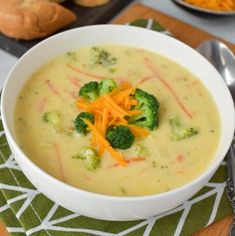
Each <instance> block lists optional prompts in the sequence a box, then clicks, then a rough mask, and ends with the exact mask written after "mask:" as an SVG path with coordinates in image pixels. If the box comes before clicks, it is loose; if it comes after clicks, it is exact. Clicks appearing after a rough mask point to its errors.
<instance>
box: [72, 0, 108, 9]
mask: <svg viewBox="0 0 235 236" xmlns="http://www.w3.org/2000/svg"><path fill="white" fill-rule="evenodd" d="M109 1H110V0H74V2H75V3H76V4H78V5H80V6H84V7H95V6H99V5H103V4H105V3H108V2H109Z"/></svg>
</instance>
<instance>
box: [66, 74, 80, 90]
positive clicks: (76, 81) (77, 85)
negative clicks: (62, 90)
mask: <svg viewBox="0 0 235 236" xmlns="http://www.w3.org/2000/svg"><path fill="white" fill-rule="evenodd" d="M67 78H68V80H69V81H70V82H71V83H72V84H73V85H75V86H76V87H78V88H79V87H81V84H80V81H79V79H78V78H75V77H73V76H67Z"/></svg>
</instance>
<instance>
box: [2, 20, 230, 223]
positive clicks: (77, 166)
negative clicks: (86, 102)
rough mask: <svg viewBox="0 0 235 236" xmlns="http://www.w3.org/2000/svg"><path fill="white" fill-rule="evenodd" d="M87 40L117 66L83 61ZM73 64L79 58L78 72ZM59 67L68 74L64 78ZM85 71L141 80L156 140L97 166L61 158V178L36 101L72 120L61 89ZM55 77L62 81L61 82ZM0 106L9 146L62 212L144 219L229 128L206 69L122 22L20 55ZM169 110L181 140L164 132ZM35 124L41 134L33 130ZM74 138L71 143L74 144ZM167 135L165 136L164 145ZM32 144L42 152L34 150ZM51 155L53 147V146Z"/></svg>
mask: <svg viewBox="0 0 235 236" xmlns="http://www.w3.org/2000/svg"><path fill="white" fill-rule="evenodd" d="M94 46H95V47H96V48H97V47H98V48H102V49H105V50H106V51H108V52H109V53H110V54H112V55H114V56H115V58H117V59H118V61H120V62H118V65H117V67H115V66H113V67H111V68H108V69H107V68H100V69H98V70H96V69H95V68H94V67H93V66H92V63H93V62H94V61H92V62H91V63H90V61H89V58H88V56H87V55H88V54H89V53H88V52H89V51H90V50H94ZM123 55H124V56H123ZM77 57H78V58H77ZM55 58H56V59H55ZM110 58H111V61H112V57H110ZM96 59H97V58H96ZM76 63H78V64H76ZM86 63H87V64H86ZM111 64H112V63H111ZM71 65H72V66H71ZM78 66H82V67H81V68H82V71H83V74H81V73H80V72H81V71H80V69H81V68H80V69H78ZM155 66H156V67H157V68H158V69H159V70H157V71H156V70H155ZM69 67H70V68H69ZM65 68H66V69H65ZM71 68H72V70H73V71H72V70H71ZM70 70H71V71H70ZM64 71H66V73H71V74H69V76H70V77H68V74H66V73H64ZM79 73H80V74H79ZM94 73H96V74H98V75H99V77H100V76H104V77H106V78H107V77H109V78H110V77H113V78H114V77H115V78H116V79H117V81H118V83H121V82H123V80H126V79H128V80H129V82H130V83H132V84H135V83H137V82H140V80H141V81H144V82H145V81H147V82H146V83H147V84H144V85H143V87H141V88H142V89H144V90H146V91H148V92H151V93H152V94H154V95H155V96H156V97H157V98H158V100H159V102H160V112H159V113H160V115H159V126H158V128H157V129H156V130H155V131H154V132H153V134H152V135H151V137H152V136H154V137H155V138H153V139H151V137H150V138H147V139H146V140H147V141H145V143H144V144H145V145H146V147H147V148H146V149H147V152H146V153H145V154H144V155H145V157H146V159H148V160H150V161H148V162H145V163H147V164H143V163H141V162H139V163H137V164H136V165H134V164H131V165H128V166H127V167H120V166H118V167H117V166H115V165H113V164H112V162H110V161H109V160H108V158H107V157H104V158H103V159H104V161H103V162H104V163H105V164H103V165H102V166H103V167H104V166H105V168H101V169H102V170H98V171H97V172H96V171H93V172H84V170H83V167H81V166H82V163H81V162H80V161H78V160H71V158H68V157H66V158H65V159H64V164H65V167H64V168H65V169H64V171H65V175H67V176H66V180H65V179H64V176H60V175H59V174H58V173H59V172H58V171H56V169H57V170H59V169H61V166H60V165H59V164H58V159H57V161H56V159H50V156H53V155H52V153H50V151H51V150H54V149H53V148H54V147H56V146H53V147H52V146H50V145H49V147H48V140H49V141H50V139H52V138H53V136H54V135H55V133H56V132H54V131H53V130H52V129H51V128H50V127H49V126H43V125H44V124H42V123H37V120H39V118H40V117H42V113H40V112H41V110H42V109H44V108H42V106H43V105H42V103H43V101H44V103H45V100H47V99H49V101H50V102H49V104H50V110H53V109H56V110H58V109H59V110H61V111H62V114H63V115H64V117H65V118H64V119H65V120H66V117H69V119H70V121H71V120H72V118H71V117H70V115H71V113H73V112H70V111H67V110H66V103H68V104H70V105H71V104H73V102H74V103H75V101H76V100H72V98H73V97H74V91H72V90H70V87H71V88H74V89H75V87H76V83H77V79H79V81H80V82H81V83H83V84H84V83H85V81H87V82H88V81H92V80H96V79H97V78H98V77H97V78H96V79H95V78H94ZM105 73H106V74H105ZM65 74H66V75H65ZM83 77H84V79H83ZM150 77H151V78H150ZM63 78H65V80H67V82H66V83H60V81H61V80H62V79H63ZM98 79H100V78H98ZM43 86H45V87H43ZM69 86H70V87H69ZM78 87H79V86H78ZM76 89H77V90H75V92H76V91H78V88H76ZM72 92H73V93H72ZM50 93H52V94H53V96H52V97H53V98H52V97H50V95H48V94H50ZM61 93H63V94H64V95H63V96H62V95H61V96H60V94H61ZM38 94H43V96H41V97H40V99H41V103H40V104H38V100H35V97H37V96H38ZM24 96H25V97H26V98H27V99H25V97H24ZM47 96H49V98H48V97H47ZM76 96H77V95H76V94H75V97H76ZM58 97H59V101H60V102H59V103H57V100H58ZM68 97H70V100H68ZM37 98H38V97H37ZM24 99H25V100H26V101H22V100H24ZM43 99H44V100H43ZM73 99H74V98H73ZM71 107H73V105H71ZM48 109H49V108H48ZM1 110H2V120H3V125H4V129H5V132H6V137H7V140H8V142H9V145H10V148H11V150H12V152H13V154H14V156H15V159H16V160H17V162H18V164H19V165H20V167H21V168H22V170H23V172H24V173H25V175H26V176H27V177H28V179H29V180H30V181H31V182H32V183H33V184H34V185H35V187H36V188H38V189H39V190H40V191H41V192H42V193H44V194H45V195H46V196H47V197H49V198H50V199H52V200H53V201H55V202H57V203H58V204H60V205H62V206H63V207H65V208H67V209H69V210H71V211H75V212H79V213H80V214H83V215H86V216H89V217H93V218H98V219H104V220H134V219H143V218H148V217H150V216H153V215H156V214H160V213H162V212H164V211H167V210H169V209H172V208H174V207H176V206H178V205H180V204H181V203H183V202H184V201H185V200H187V199H189V198H190V197H192V196H193V195H194V194H195V193H196V192H197V191H199V190H200V189H201V188H202V187H203V186H204V185H205V184H206V183H207V181H208V180H209V179H210V178H211V177H212V175H213V174H214V172H215V171H216V169H217V168H218V166H219V165H220V163H221V161H222V160H223V158H224V156H225V154H226V152H227V150H228V148H229V145H230V143H231V141H232V137H233V131H234V106H233V101H232V98H231V95H230V93H229V91H228V89H227V87H226V85H225V84H224V82H223V80H222V78H221V77H220V75H219V74H218V72H217V71H216V70H215V68H214V67H213V66H212V65H211V64H210V63H209V62H208V61H206V60H205V59H204V58H203V57H202V56H200V55H199V54H198V53H197V52H196V51H195V50H193V49H191V48H190V47H188V46H187V45H185V44H183V43H182V42H179V41H178V40H176V39H174V38H172V37H168V36H165V35H162V34H160V33H157V32H153V31H150V30H146V29H141V28H137V27H130V26H118V25H99V26H89V27H82V28H78V29H73V30H69V31H67V32H63V33H60V34H57V35H55V36H53V37H50V38H48V39H46V40H44V41H43V42H41V43H39V44H38V45H36V46H35V47H33V48H32V49H31V50H29V51H28V52H27V53H26V54H25V55H24V56H23V57H22V58H20V59H19V61H18V62H17V64H16V65H15V66H14V68H13V69H12V70H11V72H10V74H9V75H8V78H7V80H6V82H5V85H4V88H3V92H2V102H1ZM65 110H66V111H65ZM46 111H48V110H46ZM63 112H64V113H63ZM69 114H70V115H69ZM27 116H28V117H29V118H28V119H29V120H27ZM176 116H177V117H178V116H180V117H181V118H183V119H184V121H185V122H186V123H187V125H188V126H189V127H190V125H191V124H192V126H193V127H195V128H196V129H197V132H198V134H197V135H195V136H194V137H190V138H188V139H183V140H175V139H172V136H171V135H170V132H171V130H170V127H169V120H170V119H171V118H172V117H176ZM21 117H23V118H21ZM22 120H23V121H24V122H22ZM17 122H21V125H17ZM22 123H25V124H23V125H22ZM41 130H47V133H45V134H43V133H40V132H41ZM30 132H31V133H30ZM43 135H44V136H43ZM45 135H46V136H47V137H46V138H45ZM47 138H48V139H47ZM54 138H55V139H56V138H57V137H54ZM76 138H77V137H76ZM79 138H81V137H79ZM79 138H78V139H77V145H78V147H79V145H80V144H81V143H82V142H83V139H79ZM44 139H46V141H45V140H44ZM67 140H68V138H67V137H65V138H64V139H62V141H61V143H60V144H59V145H58V146H63V147H65V149H66V150H68V153H69V152H71V150H74V147H76V143H74V142H73V145H72V146H71V147H69V146H66V145H65V144H66V143H67ZM169 140H171V144H168V143H167V142H168V141H169ZM85 144H86V145H87V143H85ZM35 145H36V146H35ZM38 146H40V147H41V146H42V147H47V149H49V150H50V151H49V152H48V153H46V152H39V154H38ZM168 146H172V149H170V148H168ZM138 148H139V147H138ZM182 152H184V153H183V154H184V155H183V154H182ZM54 153H57V154H58V150H57V149H56V148H55V150H54ZM124 154H125V155H127V154H128V153H124ZM69 155H70V157H71V155H72V152H71V153H70V154H69ZM42 156H43V157H44V158H42ZM62 156H64V155H62ZM154 158H156V160H155V159H154ZM106 159H107V160H108V161H106ZM182 163H186V164H182ZM110 165H111V167H110ZM54 166H55V168H54ZM109 167H110V168H109ZM123 168H124V169H123ZM125 168H126V169H125ZM66 171H67V172H66ZM90 173H91V174H90ZM87 175H88V176H87ZM81 177H83V179H84V181H82V180H81ZM77 180H78V181H77ZM86 181H87V182H86ZM123 185H125V186H123Z"/></svg>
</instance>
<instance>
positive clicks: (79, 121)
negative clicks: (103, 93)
mask: <svg viewBox="0 0 235 236" xmlns="http://www.w3.org/2000/svg"><path fill="white" fill-rule="evenodd" d="M83 119H87V120H89V121H90V122H91V123H94V120H95V117H94V115H93V114H92V113H89V112H81V113H79V114H78V115H77V117H76V119H75V121H74V127H75V129H76V131H77V132H78V133H80V134H83V135H86V134H87V133H88V130H87V124H86V123H85V122H84V121H83Z"/></svg>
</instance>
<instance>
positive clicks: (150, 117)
mask: <svg viewBox="0 0 235 236" xmlns="http://www.w3.org/2000/svg"><path fill="white" fill-rule="evenodd" d="M134 98H136V99H137V101H138V104H137V105H136V106H134V107H133V109H135V110H140V111H141V114H139V115H136V116H132V117H131V118H130V120H129V123H134V124H136V125H139V126H142V127H146V128H148V129H150V130H153V129H155V128H156V127H157V126H158V113H159V102H158V100H157V98H156V97H155V96H153V95H152V94H149V93H147V92H145V91H143V90H141V89H136V91H135V93H134Z"/></svg>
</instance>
